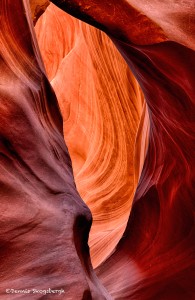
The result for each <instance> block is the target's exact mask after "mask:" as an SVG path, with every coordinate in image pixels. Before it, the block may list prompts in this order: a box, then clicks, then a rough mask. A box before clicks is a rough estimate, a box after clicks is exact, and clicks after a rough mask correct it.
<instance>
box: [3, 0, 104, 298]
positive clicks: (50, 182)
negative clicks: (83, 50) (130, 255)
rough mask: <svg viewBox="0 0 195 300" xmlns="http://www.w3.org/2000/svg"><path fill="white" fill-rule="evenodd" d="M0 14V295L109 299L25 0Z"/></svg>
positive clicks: (5, 5) (5, 3) (6, 4)
mask: <svg viewBox="0 0 195 300" xmlns="http://www.w3.org/2000/svg"><path fill="white" fill-rule="evenodd" d="M0 18H1V28H0V45H1V47H0V74H1V78H0V198H1V212H2V217H1V221H0V223H1V224H0V237H1V247H0V252H1V264H0V277H1V282H0V295H1V296H0V297H1V299H12V298H13V299H16V298H17V299H24V297H28V299H31V298H32V299H42V298H43V297H47V299H50V298H51V297H52V299H59V295H57V294H55V295H54V294H52V295H46V296H44V295H41V294H40V293H35V294H31V295H22V294H9V293H6V289H16V290H19V289H22V290H24V289H27V290H28V289H38V290H39V289H40V290H44V289H48V288H51V289H53V290H59V289H64V291H65V294H63V295H62V296H61V297H63V298H65V299H92V298H93V299H109V296H108V295H107V293H106V292H105V290H104V288H103V287H102V286H101V284H100V283H99V281H98V279H97V277H96V276H95V273H94V272H93V270H92V267H91V263H90V258H89V250H88V246H87V239H88V232H89V229H90V224H91V213H90V211H89V209H88V208H87V206H86V205H85V204H84V202H83V201H82V199H81V198H80V196H79V194H78V192H77V190H76V187H75V183H74V178H73V174H72V166H71V160H70V157H69V153H68V150H67V147H66V145H65V143H64V139H63V134H62V131H63V129H62V118H61V115H60V112H59V108H58V105H57V101H56V97H55V94H54V92H53V90H52V88H51V86H50V84H49V81H48V79H47V77H46V75H45V70H44V66H43V63H42V60H41V57H40V54H39V49H38V46H37V43H36V39H35V35H34V28H33V23H32V20H31V16H30V6H29V2H28V1H25V0H24V1H21V0H15V1H14V2H13V1H11V0H2V1H0ZM75 274H76V276H75ZM50 296H51V297H50Z"/></svg>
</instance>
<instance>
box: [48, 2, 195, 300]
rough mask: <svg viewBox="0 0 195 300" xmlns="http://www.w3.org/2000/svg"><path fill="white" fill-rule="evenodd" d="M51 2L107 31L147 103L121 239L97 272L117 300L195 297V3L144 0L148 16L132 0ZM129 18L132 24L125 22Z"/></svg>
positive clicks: (143, 8)
mask: <svg viewBox="0 0 195 300" xmlns="http://www.w3.org/2000/svg"><path fill="white" fill-rule="evenodd" d="M54 2H55V3H56V4H58V5H59V6H60V7H61V8H62V9H64V10H65V11H67V12H69V13H71V14H73V15H74V16H76V17H79V18H80V19H82V20H84V21H87V22H89V23H90V24H92V25H94V26H97V27H98V28H100V29H102V30H104V31H105V32H106V33H107V34H109V35H110V37H111V38H112V40H113V42H114V43H115V45H117V47H118V49H119V50H120V52H121V54H122V55H123V56H124V58H125V59H126V61H127V63H128V64H129V66H130V67H131V70H133V72H134V74H135V76H136V77H137V79H138V81H139V83H140V85H141V87H142V89H143V91H144V95H145V98H146V101H147V104H148V108H149V115H150V123H151V129H150V138H149V149H148V153H147V157H146V160H145V164H144V169H143V172H142V175H141V179H140V181H139V186H138V189H137V192H136V195H135V199H134V205H133V209H132V212H131V215H130V218H129V222H128V225H127V228H126V231H125V233H124V237H123V238H122V239H121V241H120V242H119V244H118V246H117V249H116V251H115V252H114V253H113V254H112V255H111V257H110V258H109V259H108V260H107V261H106V262H105V263H104V264H102V265H101V266H100V267H99V269H98V271H97V272H98V275H99V276H100V278H101V279H102V281H103V283H104V284H105V286H106V287H107V288H108V290H109V292H110V293H111V295H112V296H113V297H114V299H193V298H194V292H193V291H194V289H193V286H194V276H193V275H194V273H193V270H194V242H193V236H194V219H193V212H194V207H193V202H192V200H193V197H192V195H193V193H192V192H193V188H192V187H193V185H192V181H193V175H194V174H193V169H192V168H191V166H193V164H194V160H193V155H192V152H191V148H192V146H193V133H194V132H193V125H192V124H193V123H192V122H193V116H194V100H193V99H194V98H193V97H194V84H193V82H194V74H193V68H192V66H194V63H195V62H194V52H193V51H192V50H191V49H189V48H192V49H193V48H194V43H193V34H194V27H193V19H194V15H193V13H194V11H192V9H193V4H192V2H189V1H186V2H185V3H183V1H181V2H180V1H177V3H176V2H175V3H173V5H172V6H171V4H172V3H171V4H170V2H169V1H168V2H167V4H168V5H167V10H166V11H165V10H163V6H164V3H161V2H160V1H155V2H154V1H150V2H149V3H147V5H143V3H142V2H141V1H140V3H141V4H140V5H142V13H144V15H145V16H150V17H151V20H147V22H146V19H145V16H143V14H142V15H141V16H140V15H139V11H136V12H135V10H134V8H132V6H131V5H130V3H132V2H131V1H128V3H127V1H112V3H106V2H103V1H102V2H100V1H95V0H94V1H90V2H89V1H88V2H86V1H71V4H70V2H69V1H66V2H63V3H60V2H58V1H54ZM132 4H133V3H132ZM110 5H112V6H110ZM137 5H139V1H138V2H137ZM170 9H171V12H172V13H171V14H169V10H170ZM155 12H156V13H155ZM179 12H180V14H179ZM174 14H175V18H172V17H173V16H174ZM186 15H187V16H188V18H189V24H188V25H187V26H186ZM159 16H160V21H159V20H158V18H159ZM127 17H128V20H131V21H130V22H129V23H128V24H129V25H128V26H127V25H125V24H124V23H123V22H120V21H121V20H124V19H125V18H127ZM139 17H140V19H139ZM137 18H138V19H137ZM171 18H172V23H170V24H169V25H168V22H170V19H171ZM138 20H139V21H138ZM152 21H153V22H152ZM145 22H146V23H145ZM154 22H155V24H154ZM140 24H142V25H143V24H146V28H145V27H144V29H142V27H141V26H140ZM156 24H158V25H159V27H158V25H156ZM136 25H137V32H135V31H132V32H131V31H130V26H134V27H136ZM178 25H179V26H178ZM126 26H127V27H128V28H127V27H126ZM134 27H133V28H134ZM160 27H161V28H160ZM176 27H177V30H175V29H176ZM181 31H182V33H183V34H181ZM147 32H148V34H147ZM149 32H150V34H151V36H152V38H151V36H150V34H149ZM186 36H188V38H187V39H186V38H185V37H186ZM142 37H144V39H142ZM158 37H160V39H158ZM163 40H164V43H162V41H163ZM168 40H169V41H168ZM171 40H172V41H171ZM173 41H174V42H173ZM159 42H161V43H159ZM176 42H177V43H176ZM181 44H183V45H181ZM184 45H185V46H184ZM186 46H187V47H186ZM185 57H186V58H187V60H186V59H184V58H185ZM181 120H182V121H181ZM181 122H182V125H181ZM116 281H117V284H116Z"/></svg>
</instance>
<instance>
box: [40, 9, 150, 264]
mask: <svg viewBox="0 0 195 300" xmlns="http://www.w3.org/2000/svg"><path fill="white" fill-rule="evenodd" d="M36 33H37V38H38V42H39V46H40V50H41V53H42V56H43V60H44V62H45V66H46V70H47V74H48V77H49V79H50V81H51V84H52V86H53V88H54V90H55V92H56V95H57V99H58V102H59V105H60V108H61V112H62V116H63V120H64V136H65V141H66V143H67V146H68V149H69V151H70V156H71V159H72V163H73V170H74V175H75V180H76V185H77V188H78V191H79V193H80V195H81V197H82V198H83V199H84V201H85V202H86V203H87V205H88V206H89V208H90V209H91V211H92V215H93V225H92V230H91V233H90V241H89V245H90V249H91V256H92V261H93V264H94V266H97V265H98V264H99V263H100V262H101V261H103V260H104V259H105V258H106V257H107V256H108V255H109V254H110V253H111V252H112V250H113V249H114V247H115V246H116V244H117V242H118V241H119V239H120V238H121V236H122V233H123V232H124V229H125V227H126V223H127V220H128V216H129V212H130V209H131V205H132V200H133V196H134V192H135V188H136V186H137V183H138V177H139V174H140V172H141V169H142V165H143V161H144V157H145V152H146V149H147V136H148V127H149V126H148V125H149V124H148V115H147V111H146V106H145V103H144V102H145V101H144V99H143V95H142V93H141V90H140V87H139V85H138V83H137V81H136V80H135V78H134V76H133V75H132V73H131V71H130V69H129V67H128V66H127V64H126V63H125V61H124V60H123V58H122V57H121V55H120V54H119V53H118V51H117V49H116V48H115V46H114V45H113V43H112V42H111V41H110V40H109V39H108V37H107V36H106V35H105V34H104V33H102V32H100V31H99V30H97V29H95V28H93V27H91V26H89V25H87V24H85V23H83V22H81V21H79V20H77V19H75V18H73V17H71V16H70V15H68V14H65V13H64V12H63V11H61V10H60V9H59V8H57V7H56V6H54V5H53V4H51V5H50V6H49V7H48V9H47V10H46V12H45V13H44V15H43V16H42V17H41V18H40V19H39V21H38V23H37V25H36ZM141 119H142V121H141ZM139 124H140V129H139V137H138V138H139V139H141V140H142V141H141V144H140V145H139V146H138V148H137V152H136V148H135V142H136V136H137V134H138V127H139ZM143 124H144V129H143ZM137 144H138V143H137ZM141 152H142V153H141ZM136 153H137V156H136Z"/></svg>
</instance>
